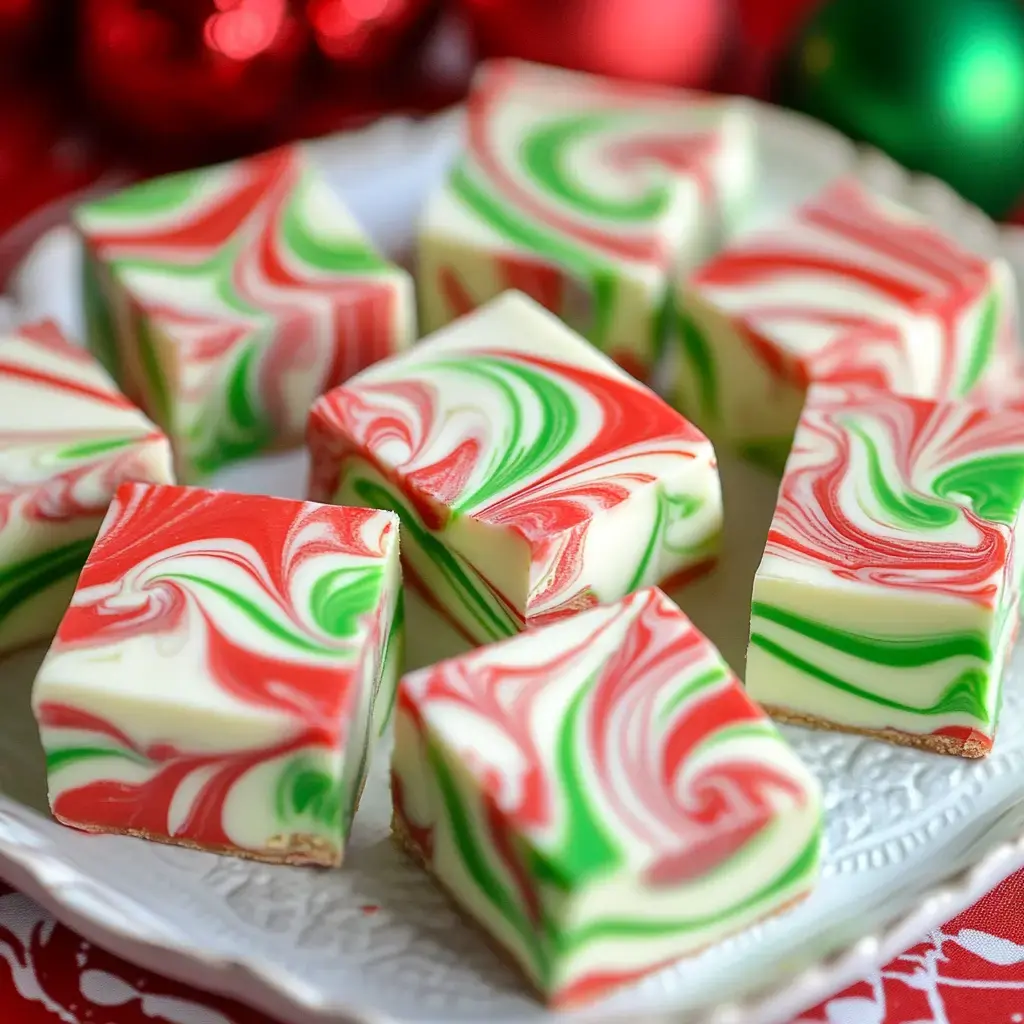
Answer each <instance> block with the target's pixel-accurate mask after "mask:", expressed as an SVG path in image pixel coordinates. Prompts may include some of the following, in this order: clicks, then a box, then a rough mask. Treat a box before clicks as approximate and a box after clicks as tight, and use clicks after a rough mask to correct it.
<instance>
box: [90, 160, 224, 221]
mask: <svg viewBox="0 0 1024 1024" xmlns="http://www.w3.org/2000/svg"><path fill="white" fill-rule="evenodd" d="M208 174H209V171H208V170H205V169H203V168H200V169H198V170H193V171H179V172H177V173H175V174H165V175H162V176H161V177H159V178H151V179H150V180H149V181H141V182H139V183H138V184H135V185H132V186H131V188H125V189H122V190H121V191H120V192H114V193H113V194H111V195H109V196H103V197H102V198H100V199H93V200H91V201H90V202H89V203H87V204H86V205H85V206H83V207H82V208H81V212H80V214H79V215H78V216H79V219H81V218H82V217H83V216H84V218H86V219H91V218H92V217H93V215H96V214H98V215H100V216H101V217H116V218H117V219H119V220H120V219H124V220H135V219H137V218H139V217H152V216H154V215H160V214H165V213H172V212H173V211H175V210H177V209H178V208H179V207H181V206H183V205H185V204H186V203H187V202H188V201H189V200H190V199H191V198H192V197H193V195H195V193H196V192H198V191H199V189H200V188H201V187H202V185H203V182H204V181H205V180H206V176H207V175H208Z"/></svg>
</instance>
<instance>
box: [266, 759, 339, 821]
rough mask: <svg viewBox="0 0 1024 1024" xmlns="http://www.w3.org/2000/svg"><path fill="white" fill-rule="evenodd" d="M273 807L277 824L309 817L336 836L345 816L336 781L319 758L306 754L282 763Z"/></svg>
mask: <svg viewBox="0 0 1024 1024" xmlns="http://www.w3.org/2000/svg"><path fill="white" fill-rule="evenodd" d="M274 809H275V812H276V814H277V820H278V821H279V822H281V823H287V822H292V821H294V820H295V819H296V818H310V819H311V820H313V821H314V822H316V823H317V824H318V825H321V826H322V827H324V828H325V829H329V830H331V831H334V832H335V833H336V835H337V837H338V838H339V839H340V836H341V829H342V824H343V822H344V820H345V818H346V815H345V813H344V808H343V807H342V793H341V786H340V784H339V782H338V780H337V779H336V778H334V776H333V775H331V774H330V773H329V772H326V771H324V769H323V767H322V766H321V763H320V762H319V761H317V760H314V759H313V758H310V757H306V756H299V757H295V758H292V760H290V761H289V762H288V764H287V765H285V768H284V771H282V772H281V775H280V776H279V777H278V780H277V785H276V786H275V788H274Z"/></svg>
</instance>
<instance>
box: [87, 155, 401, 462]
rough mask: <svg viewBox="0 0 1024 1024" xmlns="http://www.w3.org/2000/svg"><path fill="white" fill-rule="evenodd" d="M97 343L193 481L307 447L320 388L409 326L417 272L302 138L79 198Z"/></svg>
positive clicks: (393, 345) (379, 353)
mask: <svg viewBox="0 0 1024 1024" xmlns="http://www.w3.org/2000/svg"><path fill="white" fill-rule="evenodd" d="M74 219H75V223H76V225H77V227H78V230H79V232H80V233H81V235H82V238H83V239H84V243H85V251H86V257H85V263H84V299H85V307H86V314H87V323H88V335H89V344H90V346H91V347H92V348H93V350H94V351H95V352H97V353H98V354H99V356H100V357H101V359H102V360H103V362H104V364H105V365H106V367H107V368H108V369H109V370H110V371H111V373H113V375H114V377H115V378H116V379H117V380H118V382H119V383H120V384H121V386H122V388H124V390H125V391H126V393H127V394H128V395H130V396H131V397H132V398H133V399H135V400H136V401H137V402H139V403H140V404H141V405H142V406H143V408H144V409H145V410H146V411H147V412H148V413H149V415H151V416H152V417H153V419H155V420H156V422H157V423H159V424H160V426H161V427H163V428H164V430H166V431H167V433H168V434H169V435H170V438H171V441H172V443H173V445H174V450H175V455H176V458H177V461H178V466H179V471H180V475H181V476H182V478H184V479H189V480H191V479H195V478H198V477H200V476H201V475H203V474H205V473H209V472H211V471H213V470H215V469H216V468H217V467H219V466H221V465H223V464H225V463H228V462H231V461H232V460H235V459H238V458H240V457H242V456H246V455H250V454H253V453H255V452H259V451H262V450H265V449H270V448H278V447H283V446H288V445H293V444H298V443H301V441H302V435H303V431H304V429H305V424H306V416H307V415H308V413H309V407H310V405H311V404H312V402H313V399H314V398H316V397H317V396H318V395H320V394H322V393H323V392H324V391H326V390H328V389H329V388H331V387H333V386H334V385H336V384H339V383H341V381H343V380H344V379H345V378H346V377H348V376H350V375H351V374H353V373H355V372H356V371H357V370H361V369H362V368H363V367H365V366H368V365H369V364H370V363H373V362H375V361H376V360H378V359H380V358H382V357H384V356H386V355H389V354H390V353H392V352H395V351H396V350H398V349H400V348H402V347H403V346H405V345H406V344H408V343H409V341H410V340H411V339H412V337H413V335H414V309H413V306H414V296H413V287H412V283H411V280H410V279H409V277H408V275H407V274H406V273H405V272H404V271H402V270H400V269H398V268H397V267H394V266H391V265H390V264H388V263H387V262H385V261H384V260H383V259H382V258H381V257H380V256H378V255H377V253H376V252H375V251H374V250H373V249H372V248H371V246H370V244H369V242H367V240H366V238H365V237H364V236H363V234H362V232H361V231H360V229H359V228H358V227H357V226H356V223H355V222H354V221H353V219H352V217H351V216H350V215H349V213H348V212H347V211H346V210H345V209H344V208H343V207H342V206H341V204H340V203H339V202H338V201H337V200H336V199H335V198H334V196H333V195H332V193H331V191H330V189H329V188H328V186H327V184H326V183H325V182H324V181H323V179H322V178H321V177H320V176H319V175H318V174H317V173H316V172H315V171H314V170H313V168H312V167H311V166H310V165H309V164H308V162H307V161H306V160H305V158H304V157H303V156H302V153H301V150H300V149H298V148H296V147H291V148H284V149H278V150H274V151H272V152H269V153H265V154H263V155H260V156H256V157H252V158H249V159H245V160H240V161H237V162H235V163H230V164H223V165H220V166H216V167H208V168H204V169H200V170H196V171H189V172H186V173H183V174H174V175H171V176H169V177H164V178H158V179H155V180H153V181H148V182H144V183H142V184H139V185H135V186H133V187H131V188H129V189H126V190H125V191H123V192H121V193H118V194H116V195H113V196H111V197H109V198H105V199H100V200H97V201H95V202H92V203H89V204H87V205H85V206H81V207H79V208H78V210H77V211H76V212H75V217H74Z"/></svg>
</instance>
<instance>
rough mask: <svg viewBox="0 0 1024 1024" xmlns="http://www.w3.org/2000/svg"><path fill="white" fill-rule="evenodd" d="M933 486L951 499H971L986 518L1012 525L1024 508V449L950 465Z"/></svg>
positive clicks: (937, 492) (939, 493)
mask: <svg viewBox="0 0 1024 1024" xmlns="http://www.w3.org/2000/svg"><path fill="white" fill-rule="evenodd" d="M932 487H933V488H934V490H935V493H936V494H937V495H939V496H940V497H942V498H945V499H946V500H947V501H951V502H954V503H962V501H963V499H964V498H967V499H968V501H969V502H970V505H971V508H972V509H973V510H974V511H975V512H976V513H977V514H978V515H979V516H980V517H981V518H982V519H987V520H989V522H994V523H1005V524H1006V525H1007V526H1012V525H1013V524H1014V523H1015V522H1016V521H1017V516H1018V515H1019V514H1020V510H1021V508H1022V507H1024V452H1020V451H1010V452H1001V453H998V454H994V455H986V456H981V457H979V458H977V459H971V460H970V461H968V462H962V463H960V464H959V465H956V466H950V468H949V469H947V470H945V471H944V472H942V473H940V474H939V476H937V477H936V478H935V480H934V481H933V482H932Z"/></svg>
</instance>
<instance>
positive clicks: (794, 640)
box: [747, 386, 1024, 753]
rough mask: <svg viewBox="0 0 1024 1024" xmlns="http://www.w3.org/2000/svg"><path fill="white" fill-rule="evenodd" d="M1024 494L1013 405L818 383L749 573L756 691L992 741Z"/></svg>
mask: <svg viewBox="0 0 1024 1024" xmlns="http://www.w3.org/2000/svg"><path fill="white" fill-rule="evenodd" d="M1022 504H1024V413H1022V412H1021V411H1020V410H1019V409H1012V408H1000V409H995V408H983V407H980V406H975V405H970V404H967V403H954V402H932V401H927V400H921V399H913V398H905V397H899V396H896V395H891V394H885V393H881V392H876V391H873V390H870V389H865V388H858V387H847V388H836V387H830V386H819V387H816V388H813V389H812V390H811V392H810V394H809V397H808V402H807V406H806V407H805V409H804V413H803V416H802V418H801V421H800V425H799V427H798V429H797V434H796V439H795V441H794V445H793V451H792V453H791V454H790V457H789V461H788V463H787V465H786V471H785V475H784V477H783V481H782V486H781V489H780V492H779V503H778V507H777V509H776V512H775V517H774V520H773V522H772V527H771V531H770V533H769V536H768V544H767V548H766V550H765V555H764V559H763V561H762V563H761V566H760V568H759V570H758V573H757V576H756V579H755V582H754V601H753V617H752V623H751V648H750V654H749V658H748V663H747V685H748V687H749V689H750V692H751V694H752V695H753V696H754V697H755V699H757V700H759V701H761V702H762V703H764V704H766V705H768V706H771V707H773V708H779V709H781V710H783V711H789V712H792V713H795V714H798V715H803V716H804V717H808V718H812V719H820V720H821V721H822V722H824V723H831V724H834V725H838V726H840V727H851V728H856V729H861V730H869V731H870V730H876V731H877V730H886V729H888V730H894V731H897V732H900V733H904V734H906V736H907V737H916V738H917V740H918V742H919V745H923V746H932V747H935V748H936V749H939V748H943V749H952V748H954V747H956V746H957V745H958V744H963V743H970V745H971V747H972V749H973V751H974V752H975V753H983V752H985V750H987V749H988V746H990V745H991V739H992V736H993V735H994V731H995V724H996V715H997V711H998V702H999V693H1000V681H1001V677H1002V672H1003V668H1004V664H1005V660H1006V657H1007V655H1008V654H1009V651H1010V647H1011V645H1012V641H1013V638H1014V636H1015V634H1016V627H1017V604H1018V600H1019V589H1020V579H1019V577H1020V556H1019V550H1018V544H1019V541H1020V530H1021V507H1022ZM936 737H941V738H943V739H942V740H941V741H938V740H936V739H935V738H936ZM945 740H949V742H945ZM908 741H909V740H908ZM956 752H960V751H956Z"/></svg>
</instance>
